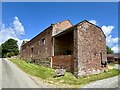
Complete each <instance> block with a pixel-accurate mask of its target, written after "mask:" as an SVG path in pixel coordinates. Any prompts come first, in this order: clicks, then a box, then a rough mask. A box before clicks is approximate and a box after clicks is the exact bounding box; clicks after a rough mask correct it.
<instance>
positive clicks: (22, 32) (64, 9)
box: [0, 2, 119, 53]
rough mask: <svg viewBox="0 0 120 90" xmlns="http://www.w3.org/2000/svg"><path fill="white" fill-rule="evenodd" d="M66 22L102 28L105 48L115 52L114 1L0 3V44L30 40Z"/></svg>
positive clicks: (115, 17) (115, 21) (116, 31)
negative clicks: (0, 11) (0, 17)
mask: <svg viewBox="0 0 120 90" xmlns="http://www.w3.org/2000/svg"><path fill="white" fill-rule="evenodd" d="M63 20H70V22H71V23H72V24H73V25H75V24H77V23H79V22H81V21H83V20H88V21H90V22H92V23H93V24H95V25H97V26H99V27H101V28H102V30H103V32H104V33H105V35H106V42H107V45H108V46H109V47H110V48H112V50H113V51H114V52H115V53H117V52H118V40H119V38H118V3H117V2H112V3H110V2H103V3H100V2H96V3H93V2H89V3H88V2H77V3H75V2H74V3H73V2H71V3H70V2H61V3H60V2H16V3H15V2H3V3H2V24H1V25H0V44H1V43H3V42H5V41H6V40H7V39H9V38H13V39H16V40H18V45H19V46H20V45H21V43H22V41H23V40H30V39H32V38H33V37H35V36H36V35H37V34H39V33H40V32H41V31H43V30H44V29H45V28H47V27H49V26H50V25H51V24H54V23H56V22H60V21H63Z"/></svg>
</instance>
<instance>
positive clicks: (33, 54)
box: [21, 26, 52, 59]
mask: <svg viewBox="0 0 120 90" xmlns="http://www.w3.org/2000/svg"><path fill="white" fill-rule="evenodd" d="M51 55H52V27H51V26H50V27H48V28H47V29H46V30H45V31H43V32H41V33H40V34H38V35H37V36H36V37H34V38H33V39H32V40H30V41H29V42H27V43H26V44H25V45H23V46H22V48H21V56H22V58H24V59H26V58H27V59H30V58H32V59H39V58H48V57H49V56H51Z"/></svg>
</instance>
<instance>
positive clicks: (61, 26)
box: [52, 20, 72, 36]
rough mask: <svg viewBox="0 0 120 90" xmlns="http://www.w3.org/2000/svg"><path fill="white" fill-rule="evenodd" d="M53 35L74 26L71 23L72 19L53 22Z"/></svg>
mask: <svg viewBox="0 0 120 90" xmlns="http://www.w3.org/2000/svg"><path fill="white" fill-rule="evenodd" d="M52 26H53V36H54V35H56V34H58V33H60V32H62V31H63V30H65V29H67V28H70V27H71V26H72V24H71V23H70V21H68V20H65V21H62V22H58V23H56V24H53V25H52Z"/></svg>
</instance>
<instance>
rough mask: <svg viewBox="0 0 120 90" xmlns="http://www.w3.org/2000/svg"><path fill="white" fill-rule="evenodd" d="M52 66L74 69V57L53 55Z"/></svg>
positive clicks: (68, 69)
mask: <svg viewBox="0 0 120 90" xmlns="http://www.w3.org/2000/svg"><path fill="white" fill-rule="evenodd" d="M52 67H53V68H58V69H59V68H63V69H66V70H67V71H72V70H73V58H72V56H71V55H60V56H59V55H58V56H52Z"/></svg>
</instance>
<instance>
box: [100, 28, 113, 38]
mask: <svg viewBox="0 0 120 90" xmlns="http://www.w3.org/2000/svg"><path fill="white" fill-rule="evenodd" d="M101 28H102V30H103V32H104V33H105V35H106V37H108V36H109V35H110V34H111V32H112V30H113V29H114V26H102V27H101Z"/></svg>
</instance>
